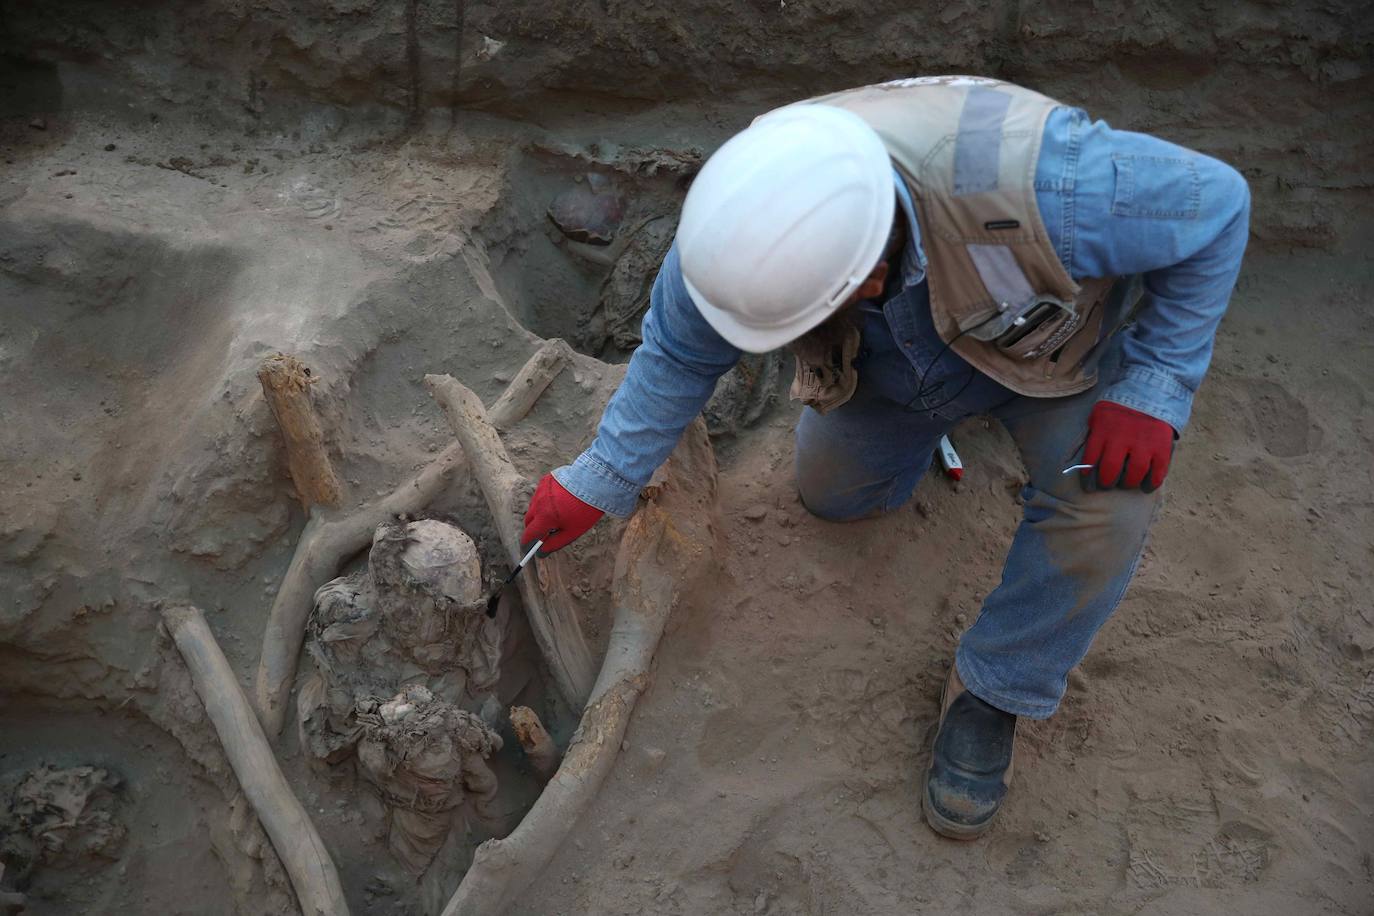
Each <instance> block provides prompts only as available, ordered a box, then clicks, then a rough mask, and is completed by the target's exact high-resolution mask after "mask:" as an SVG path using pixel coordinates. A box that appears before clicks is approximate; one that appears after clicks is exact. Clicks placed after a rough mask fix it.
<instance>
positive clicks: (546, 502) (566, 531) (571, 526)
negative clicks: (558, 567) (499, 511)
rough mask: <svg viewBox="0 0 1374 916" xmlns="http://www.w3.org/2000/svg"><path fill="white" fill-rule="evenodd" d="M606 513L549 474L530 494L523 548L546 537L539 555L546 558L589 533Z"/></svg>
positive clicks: (521, 541)
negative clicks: (584, 500) (564, 486)
mask: <svg viewBox="0 0 1374 916" xmlns="http://www.w3.org/2000/svg"><path fill="white" fill-rule="evenodd" d="M605 514H606V513H604V512H602V511H601V510H600V509H598V508H596V507H595V506H589V505H587V504H586V503H584V502H583V501H582V500H580V499H578V498H577V497H576V496H573V495H572V494H571V493H569V492H568V491H567V490H565V489H563V485H562V484H561V483H559V482H558V481H556V480H554V479H553V475H552V474H545V475H544V476H543V477H541V478H539V485H538V486H537V487H535V488H534V495H533V496H532V497H530V507H529V508H528V509H526V510H525V532H524V534H522V535H521V536H520V543H521V545H522V547H521V549H522V550H528V549H529V547H530V545H531V544H533V543H534V542H535V541H537V540H539V539H540V538H543V539H544V546H543V547H541V548H539V556H541V557H546V556H548V555H549V554H551V553H553V552H554V551H555V550H561V549H563V548H564V547H567V546H568V545H569V544H571V543H572V542H573V541H575V540H577V539H578V538H580V537H581V536H582V535H584V534H586V533H587V529H589V528H591V527H592V526H593V525H595V524H596V523H597V521H598V520H599V519H600V518H601V516H603V515H605ZM550 532H552V533H550Z"/></svg>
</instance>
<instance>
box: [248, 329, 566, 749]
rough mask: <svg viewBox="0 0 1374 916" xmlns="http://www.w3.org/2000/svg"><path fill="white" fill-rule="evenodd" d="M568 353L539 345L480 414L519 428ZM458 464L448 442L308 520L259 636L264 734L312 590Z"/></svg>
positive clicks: (283, 705)
mask: <svg viewBox="0 0 1374 916" xmlns="http://www.w3.org/2000/svg"><path fill="white" fill-rule="evenodd" d="M571 354H572V350H571V349H570V348H569V347H568V345H567V343H565V342H564V341H562V340H558V339H554V340H546V341H544V343H543V345H541V346H540V347H539V349H538V350H536V351H535V352H534V355H533V356H531V357H530V358H529V360H528V361H527V362H526V363H525V365H524V366H522V367H521V369H520V371H519V372H518V373H516V376H515V378H514V379H512V380H511V383H510V384H509V385H507V386H506V390H505V392H504V393H502V395H501V396H500V397H499V398H497V399H496V402H495V403H494V404H492V408H491V412H490V413H489V415H488V416H489V419H490V420H491V423H492V425H494V426H495V427H496V428H497V429H505V428H506V427H509V426H512V425H514V424H515V423H517V422H519V421H520V419H521V418H523V417H524V416H525V414H526V413H528V412H529V410H530V408H531V407H532V406H533V405H534V402H535V401H536V400H538V398H539V395H541V394H542V393H543V392H544V389H545V388H547V387H548V386H549V383H550V382H552V381H553V379H554V377H555V376H556V375H558V373H559V372H560V371H561V370H562V368H563V367H564V366H565V365H567V363H568V361H569V359H570V358H571ZM465 464H466V458H465V456H464V454H463V448H462V446H461V445H460V444H458V443H457V442H454V443H452V444H451V445H449V446H448V448H446V449H444V450H443V451H442V452H440V453H439V455H438V457H436V458H435V459H434V460H433V461H431V462H430V463H429V464H428V465H426V466H425V468H424V469H423V470H421V471H420V473H419V474H417V475H416V476H414V477H413V478H411V479H410V480H408V481H406V482H405V483H403V484H402V485H401V486H400V487H398V488H397V489H396V490H395V491H393V492H392V493H390V494H388V495H387V496H384V497H382V498H380V499H377V500H374V501H372V502H370V503H367V504H366V505H363V506H361V507H359V508H358V509H355V510H353V511H352V512H350V513H349V514H347V515H343V516H339V517H335V516H334V515H332V514H326V513H323V512H319V511H316V512H314V513H312V514H311V518H310V521H309V522H307V523H306V526H305V530H304V531H302V532H301V538H300V541H299V542H298V543H297V544H296V553H295V555H294V556H293V557H292V558H291V565H290V567H288V568H287V570H286V575H285V576H284V577H283V578H282V583H281V586H280V587H279V588H278V589H277V596H276V598H275V599H274V600H273V602H272V611H271V614H270V615H269V616H268V618H267V628H266V630H265V631H264V632H263V637H262V654H261V656H260V657H259V659H258V673H257V677H256V679H255V681H254V685H253V703H254V707H255V708H256V710H257V713H258V718H259V719H261V720H262V726H263V728H264V729H265V730H266V732H267V733H268V734H269V735H277V734H279V733H280V732H281V727H282V723H283V722H284V721H285V720H286V709H287V701H288V696H289V694H290V692H291V683H292V681H294V680H295V678H296V662H297V659H298V658H299V657H300V654H301V643H302V641H303V640H304V639H305V621H306V618H307V617H309V616H310V608H311V606H312V603H313V600H314V596H315V591H316V590H317V589H318V588H319V587H320V586H321V585H323V584H324V583H326V582H328V581H329V580H330V579H332V578H334V576H335V575H337V574H338V571H339V567H340V566H341V565H343V561H344V560H346V559H347V558H348V557H350V556H352V555H353V554H355V553H357V552H358V551H359V550H362V549H363V548H364V547H366V546H367V545H368V544H370V543H371V542H372V534H373V532H374V531H375V530H376V529H377V526H378V525H381V524H382V523H384V522H388V521H390V520H391V519H393V518H395V517H396V516H397V515H403V514H408V513H411V512H418V511H419V510H420V509H423V508H424V507H425V506H427V505H429V503H430V502H431V501H432V500H433V499H434V498H435V497H437V496H438V495H439V493H440V492H442V490H443V488H444V486H445V484H446V483H447V482H448V481H449V480H450V479H452V477H453V476H454V474H455V473H460V472H461V470H462V468H463V467H464V466H465Z"/></svg>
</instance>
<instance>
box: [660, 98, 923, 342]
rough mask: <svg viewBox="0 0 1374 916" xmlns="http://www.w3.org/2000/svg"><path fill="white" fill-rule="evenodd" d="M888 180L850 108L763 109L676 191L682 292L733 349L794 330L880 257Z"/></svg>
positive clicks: (870, 136) (888, 207) (844, 294)
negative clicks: (680, 193)
mask: <svg viewBox="0 0 1374 916" xmlns="http://www.w3.org/2000/svg"><path fill="white" fill-rule="evenodd" d="M893 181H894V177H893V173H892V164H891V161H890V160H889V159H888V155H887V150H886V149H885V148H884V147H883V142H882V140H881V139H879V137H878V134H877V133H876V132H875V131H874V130H873V128H871V127H869V126H868V125H867V124H866V123H864V121H863V119H862V118H860V117H859V116H858V115H856V114H853V113H852V112H848V111H845V110H843V109H840V108H834V107H832V106H829V105H823V104H809V103H804V104H799V105H789V106H788V107H786V108H780V109H778V110H777V111H773V112H770V113H768V114H766V115H764V116H763V117H761V118H759V119H758V120H756V121H755V122H754V123H753V124H752V125H750V126H749V127H748V128H746V129H745V130H743V131H741V132H740V133H739V134H736V135H735V136H734V137H732V138H731V139H730V140H729V141H728V142H727V143H726V144H725V145H724V146H722V147H721V148H720V149H719V150H718V151H717V152H716V154H715V155H714V156H712V157H711V158H710V159H709V160H708V161H707V163H706V165H705V166H703V167H702V170H701V174H700V175H698V176H697V179H696V181H695V182H693V184H692V188H691V190H690V191H688V193H687V200H686V202H685V203H684V204H683V207H682V219H681V221H680V222H679V223H678V230H677V245H678V254H679V257H680V259H681V263H682V278H683V280H684V281H685V282H686V286H687V292H688V294H689V295H690V296H691V297H692V301H693V302H694V303H696V306H697V309H698V310H699V311H700V312H701V314H702V316H703V317H704V318H705V319H706V320H707V321H708V322H709V323H710V325H711V327H713V328H715V329H716V331H717V332H718V333H719V334H720V336H722V337H724V338H725V339H726V340H728V341H729V342H730V343H732V344H734V345H735V346H737V347H739V348H740V349H741V350H746V351H748V352H751V353H765V352H767V351H769V350H772V349H774V348H776V347H780V346H782V345H783V344H786V343H789V342H791V341H793V340H796V339H797V338H798V337H800V336H802V335H803V334H805V333H806V332H807V331H809V330H811V329H812V328H814V327H815V326H816V325H818V324H820V323H821V322H822V321H824V320H825V319H826V318H827V317H829V316H830V315H831V313H833V312H834V311H835V310H836V309H837V308H839V307H840V306H841V305H842V304H843V303H844V301H845V300H846V299H848V298H849V296H850V295H851V294H852V293H853V292H854V290H856V289H857V288H858V287H859V284H861V283H863V281H864V280H865V279H867V277H868V275H869V273H870V272H871V271H872V270H873V267H874V265H876V264H877V263H878V259H879V258H880V257H882V253H883V248H884V246H885V245H886V243H887V237H888V233H889V231H890V230H891V227H892V215H893V207H894V199H895V197H896V191H895V189H894V186H893Z"/></svg>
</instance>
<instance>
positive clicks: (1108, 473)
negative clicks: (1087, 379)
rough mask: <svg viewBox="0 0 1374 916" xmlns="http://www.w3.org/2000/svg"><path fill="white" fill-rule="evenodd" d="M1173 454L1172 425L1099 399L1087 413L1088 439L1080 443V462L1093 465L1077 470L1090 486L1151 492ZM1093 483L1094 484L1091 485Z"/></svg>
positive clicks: (1161, 481) (1166, 468) (1165, 472)
mask: <svg viewBox="0 0 1374 916" xmlns="http://www.w3.org/2000/svg"><path fill="white" fill-rule="evenodd" d="M1173 454H1174V428H1173V427H1172V426H1170V425H1169V424H1168V423H1165V422H1164V421H1163V420H1159V419H1156V418H1154V417H1152V416H1150V415H1149V414H1145V413H1141V412H1140V411H1138V410H1132V409H1131V408H1129V407H1123V406H1122V405H1120V404H1114V403H1112V402H1111V401H1098V402H1097V404H1096V405H1095V406H1094V407H1093V412H1092V413H1091V414H1089V415H1088V441H1087V442H1086V443H1085V444H1084V446H1083V463H1084V464H1092V465H1096V467H1095V468H1088V469H1085V470H1083V471H1081V472H1080V473H1081V474H1082V475H1083V484H1084V486H1085V487H1087V488H1089V489H1099V490H1110V489H1111V488H1112V487H1121V488H1122V489H1128V490H1129V489H1134V488H1136V487H1139V488H1140V489H1141V490H1144V491H1145V492H1146V493H1153V492H1154V491H1155V490H1158V489H1159V488H1160V486H1162V485H1163V483H1164V475H1166V474H1168V473H1169V459H1170V458H1172V457H1173ZM1094 477H1095V478H1096V479H1095V480H1094V479H1093V478H1094ZM1094 483H1095V484H1096V486H1095V487H1092V486H1090V484H1094Z"/></svg>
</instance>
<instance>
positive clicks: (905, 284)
mask: <svg viewBox="0 0 1374 916" xmlns="http://www.w3.org/2000/svg"><path fill="white" fill-rule="evenodd" d="M892 180H893V182H894V183H896V185H897V205H898V206H899V207H901V208H902V213H904V214H905V215H906V247H905V248H904V249H902V288H903V289H910V288H911V287H913V286H915V285H916V284H918V283H920V282H921V281H923V280H925V278H926V253H925V251H924V250H923V249H922V248H921V227H920V226H919V225H918V224H917V222H916V206H915V205H914V204H913V203H912V201H911V192H910V191H909V190H907V186H906V181H904V180H903V179H902V174H901V173H900V172H898V171H897V169H896V168H895V167H894V168H893V169H892Z"/></svg>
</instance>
